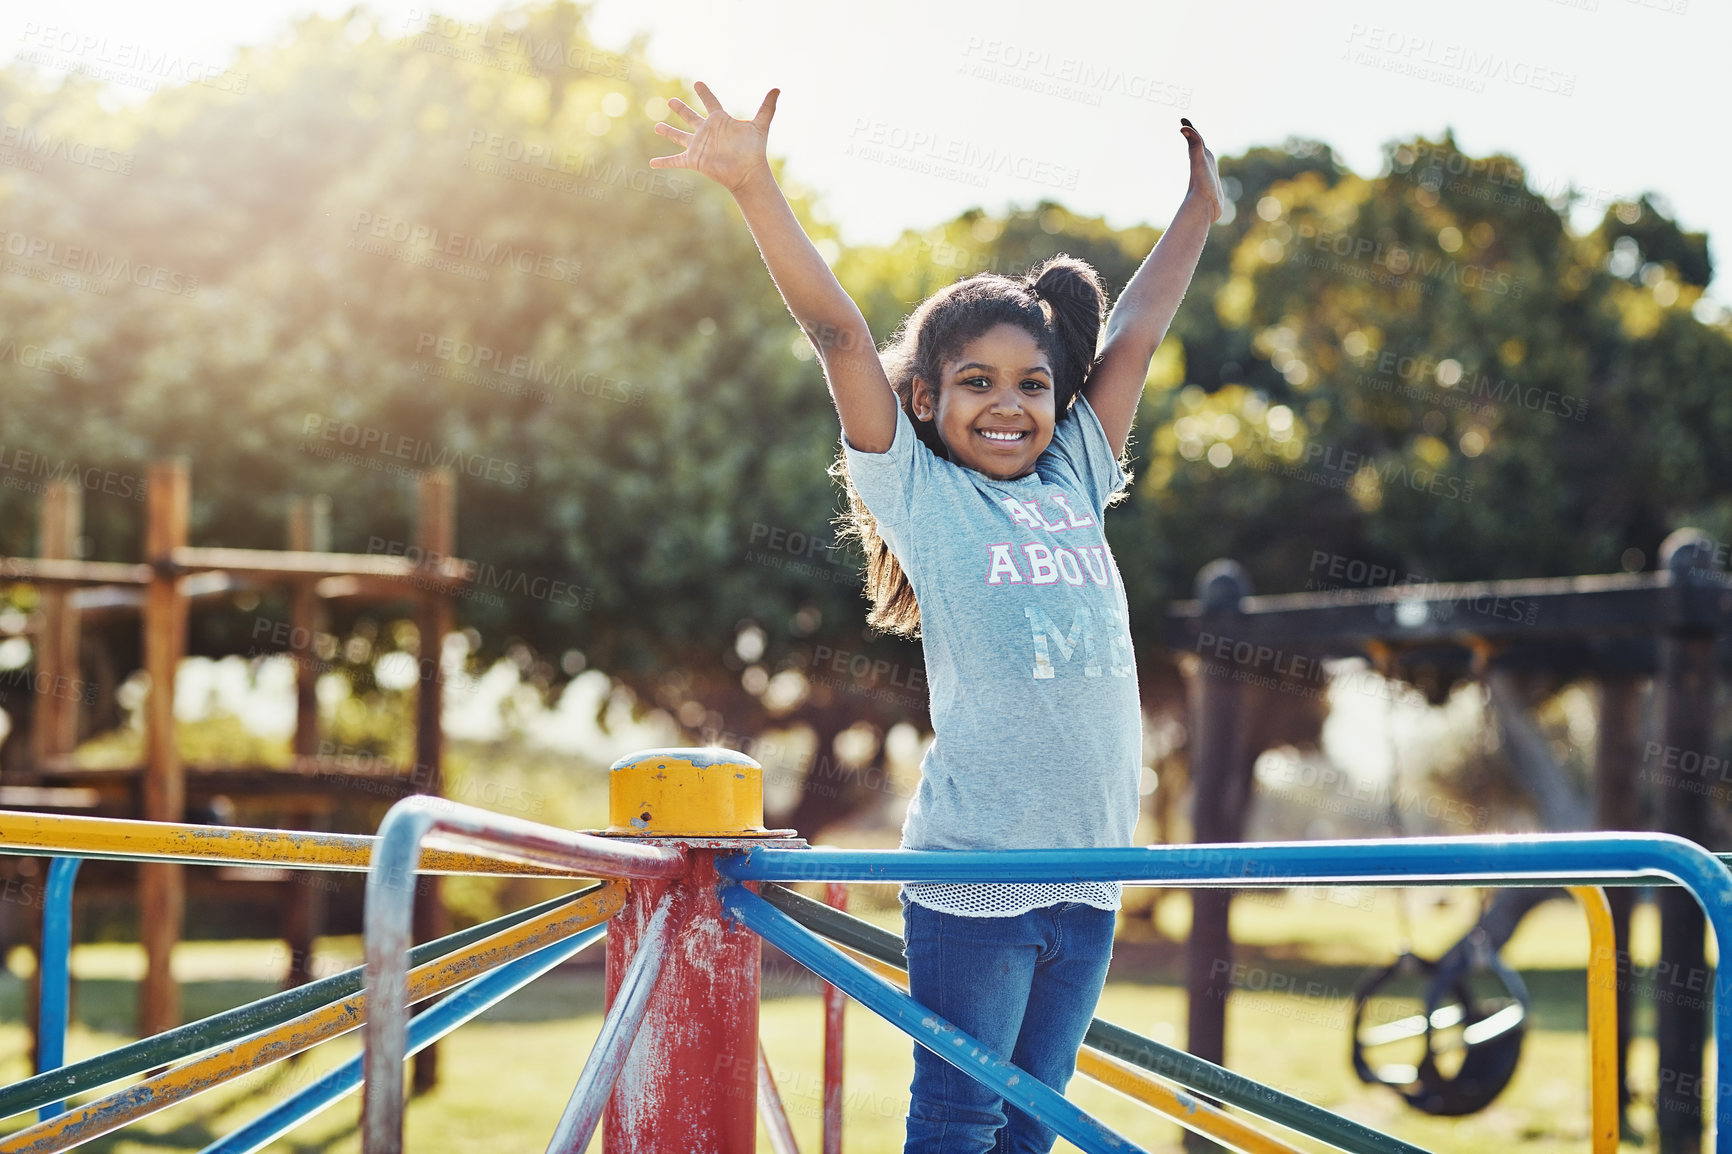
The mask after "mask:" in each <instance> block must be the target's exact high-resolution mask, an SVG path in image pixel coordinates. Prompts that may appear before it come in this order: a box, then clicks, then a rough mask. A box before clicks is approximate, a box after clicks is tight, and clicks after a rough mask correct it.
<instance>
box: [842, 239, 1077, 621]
mask: <svg viewBox="0 0 1732 1154" xmlns="http://www.w3.org/2000/svg"><path fill="white" fill-rule="evenodd" d="M1105 318H1106V288H1105V286H1104V285H1103V284H1102V282H1101V277H1100V274H1099V273H1098V272H1096V271H1095V270H1094V267H1093V266H1091V265H1090V264H1089V263H1088V262H1087V261H1085V260H1081V259H1079V258H1077V257H1073V256H1067V255H1065V254H1064V253H1059V254H1058V255H1057V256H1053V257H1050V258H1048V259H1047V260H1045V261H1043V262H1042V263H1041V264H1039V265H1038V266H1036V267H1035V268H1033V269H1030V270H1029V272H1028V273H1026V274H1025V275H1023V276H1017V277H1009V276H1005V275H1003V274H1001V273H990V272H989V273H977V274H976V275H974V276H970V277H964V278H963V279H961V280H959V281H956V282H955V283H954V284H951V285H949V286H947V287H945V288H942V289H939V290H938V291H937V292H935V293H933V294H932V295H931V296H929V297H927V298H926V299H925V300H924V301H922V302H920V304H919V306H918V307H916V308H915V310H914V311H913V312H912V313H910V314H908V316H907V317H905V318H904V319H903V321H902V324H901V325H900V326H898V328H897V330H896V332H895V333H894V334H892V336H891V337H890V339H889V340H888V341H887V342H886V343H885V345H884V347H883V348H882V349H880V350H879V356H880V357H881V358H882V359H883V362H884V373H885V375H886V376H887V377H889V378H890V387H891V388H892V389H893V390H894V391H895V393H896V399H897V403H898V404H900V405H901V406H902V411H903V412H904V413H906V414H907V415H908V421H909V424H911V425H913V426H914V432H915V435H916V436H917V437H919V439H920V441H921V443H922V444H924V445H925V446H926V447H927V449H929V450H931V451H932V452H933V453H935V454H936V455H937V456H939V457H940V458H943V459H946V460H948V459H949V456H950V454H949V452H948V450H946V449H945V447H944V442H943V441H942V440H941V439H940V438H939V436H938V430H937V428H935V427H934V424H933V423H932V422H928V421H918V420H915V418H914V380H915V378H916V377H920V378H922V379H924V380H927V381H932V382H937V381H938V380H940V378H941V376H942V368H943V365H944V363H945V362H946V361H949V360H953V359H955V357H956V356H957V355H958V353H959V352H960V350H961V349H962V347H963V346H964V345H966V344H968V343H969V342H970V341H972V340H974V339H975V338H976V337H979V336H981V335H982V334H983V333H985V332H987V331H988V330H990V329H992V328H993V327H995V326H997V325H1000V324H1013V325H1016V326H1017V327H1018V328H1021V329H1023V330H1025V331H1027V332H1028V333H1029V335H1031V336H1033V337H1034V339H1035V342H1036V343H1037V345H1038V346H1039V347H1040V349H1041V351H1042V352H1044V353H1045V354H1046V355H1047V356H1048V358H1050V359H1051V361H1052V366H1053V402H1054V408H1055V410H1056V417H1057V419H1058V420H1061V421H1063V420H1069V419H1070V411H1071V408H1072V406H1073V404H1074V402H1075V399H1076V397H1077V395H1078V394H1079V393H1081V392H1082V389H1083V385H1084V384H1086V383H1087V380H1088V375H1089V373H1090V372H1092V371H1093V369H1094V366H1095V364H1096V363H1097V349H1098V347H1099V345H1100V336H1101V327H1102V325H1103V324H1104V322H1105ZM917 451H918V450H917ZM829 472H830V476H832V477H835V478H836V479H837V480H839V481H841V482H842V484H843V487H844V488H845V489H846V490H847V494H848V508H847V510H846V511H844V512H842V513H840V514H838V515H837V517H836V520H835V523H836V525H837V526H838V528H837V533H836V538H837V540H838V541H842V540H845V539H847V538H849V537H853V538H856V539H858V540H859V542H860V546H861V548H862V550H863V551H864V552H865V554H866V573H865V590H864V593H865V596H866V599H867V600H869V601H870V602H871V603H872V608H871V609H870V610H869V611H868V612H867V614H866V624H868V625H870V626H871V627H872V628H874V629H877V630H879V631H880V632H884V633H893V634H896V635H897V636H900V637H909V638H914V637H919V636H920V603H919V602H918V601H917V600H916V599H915V597H914V586H913V585H912V584H910V583H909V580H908V575H907V574H906V573H904V572H903V571H902V566H901V564H900V563H898V562H897V560H896V556H895V554H893V553H892V552H891V551H890V546H889V545H887V544H885V542H884V539H883V538H882V537H880V536H879V535H878V522H877V521H876V520H875V519H874V518H873V516H872V513H871V511H870V510H869V509H867V508H866V502H865V501H863V500H861V498H860V494H859V493H858V492H856V491H855V489H854V484H853V482H852V481H851V480H850V479H849V476H848V459H847V456H846V455H845V454H844V453H843V452H841V451H840V450H838V451H837V454H836V460H835V462H834V463H833V464H832V465H831V466H830V470H829Z"/></svg>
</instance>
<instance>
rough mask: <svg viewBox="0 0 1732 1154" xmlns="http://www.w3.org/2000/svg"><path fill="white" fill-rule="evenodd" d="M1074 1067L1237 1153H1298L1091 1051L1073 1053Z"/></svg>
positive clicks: (1186, 1094) (1189, 1095) (1201, 1100)
mask: <svg viewBox="0 0 1732 1154" xmlns="http://www.w3.org/2000/svg"><path fill="white" fill-rule="evenodd" d="M1076 1068H1077V1069H1078V1070H1079V1071H1081V1072H1082V1073H1084V1074H1087V1075H1088V1076H1089V1077H1091V1078H1093V1079H1094V1080H1095V1081H1097V1082H1099V1083H1101V1084H1102V1085H1105V1086H1111V1087H1112V1088H1113V1089H1115V1090H1117V1091H1118V1092H1119V1093H1121V1094H1125V1095H1127V1096H1129V1097H1132V1098H1135V1099H1136V1100H1137V1101H1139V1102H1141V1103H1142V1104H1143V1105H1145V1106H1148V1107H1150V1108H1151V1109H1153V1110H1156V1111H1158V1112H1159V1113H1162V1114H1165V1115H1166V1116H1167V1117H1169V1118H1171V1119H1172V1120H1173V1121H1175V1122H1177V1123H1178V1124H1179V1125H1181V1126H1183V1127H1185V1128H1186V1129H1188V1130H1195V1131H1196V1132H1197V1133H1199V1134H1202V1135H1204V1136H1206V1137H1208V1138H1210V1139H1212V1140H1213V1141H1215V1142H1219V1143H1220V1144H1221V1145H1223V1146H1225V1147H1227V1149H1229V1150H1236V1151H1238V1152H1239V1154H1298V1150H1297V1148H1296V1147H1293V1146H1289V1145H1287V1144H1286V1143H1284V1142H1279V1141H1276V1140H1275V1139H1274V1138H1271V1137H1269V1135H1267V1134H1265V1133H1263V1132H1262V1131H1261V1130H1254V1129H1252V1128H1251V1127H1250V1126H1247V1125H1246V1124H1245V1123H1243V1122H1241V1121H1239V1119H1237V1118H1235V1117H1234V1116H1233V1115H1231V1114H1228V1113H1227V1112H1226V1111H1224V1110H1221V1109H1220V1108H1218V1107H1216V1106H1213V1105H1211V1104H1210V1103H1208V1102H1205V1101H1204V1100H1203V1099H1201V1098H1198V1097H1196V1096H1195V1095H1192V1094H1189V1093H1186V1092H1185V1091H1183V1090H1176V1089H1174V1088H1173V1087H1171V1086H1168V1085H1166V1084H1165V1083H1164V1082H1161V1081H1159V1080H1157V1079H1155V1078H1153V1077H1150V1076H1149V1075H1148V1074H1145V1073H1143V1072H1142V1071H1141V1070H1138V1069H1135V1068H1133V1067H1131V1066H1126V1065H1124V1064H1123V1063H1122V1062H1115V1061H1114V1060H1113V1059H1111V1058H1109V1057H1107V1056H1106V1055H1105V1054H1097V1053H1095V1052H1094V1051H1093V1050H1089V1049H1082V1050H1078V1051H1077V1055H1076Z"/></svg>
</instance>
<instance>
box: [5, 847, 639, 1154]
mask: <svg viewBox="0 0 1732 1154" xmlns="http://www.w3.org/2000/svg"><path fill="white" fill-rule="evenodd" d="M625 893H626V885H625V883H624V882H618V881H616V882H610V883H608V884H607V885H605V886H603V887H602V888H601V889H599V890H596V891H594V892H593V893H590V894H587V895H585V896H584V897H582V898H579V899H577V900H576V901H574V902H572V903H571V904H570V905H567V906H562V907H560V908H559V909H557V910H554V911H553V912H552V913H550V914H547V915H545V916H543V917H540V918H536V919H534V920H533V921H529V922H524V923H523V924H521V925H517V926H512V927H511V928H509V929H506V930H501V931H500V932H499V933H497V934H494V935H493V936H492V937H489V938H484V939H482V940H481V941H479V942H477V943H476V944H475V945H474V946H472V947H470V948H469V949H467V950H464V951H463V952H461V953H459V954H453V955H450V956H448V957H444V958H439V959H437V960H436V961H432V962H428V963H427V964H426V965H423V966H417V967H416V968H415V969H414V970H412V971H410V974H409V1000H410V1001H411V1002H417V1001H422V1000H424V999H426V998H430V997H432V996H433V995H435V994H438V993H442V992H444V991H445V990H449V989H451V988H452V987H453V986H457V985H461V984H462V983H464V982H466V981H468V980H469V979H471V978H474V977H477V976H479V975H480V974H483V973H485V972H487V971H488V970H490V969H493V968H494V967H496V966H501V965H504V964H505V963H506V962H509V961H511V960H512V959H514V958H519V957H522V956H523V955H525V954H527V953H530V952H531V951H533V950H537V949H540V948H541V947H542V946H546V945H551V944H552V943H554V942H557V941H560V940H561V939H564V938H568V937H570V936H571V935H572V934H575V933H578V932H580V931H582V930H586V929H588V928H589V927H590V926H593V925H597V924H598V923H600V922H603V921H606V920H607V919H608V918H610V917H612V916H613V915H614V914H616V913H618V912H619V910H620V909H621V907H622V906H624V904H625ZM366 1008H367V995H366V993H365V992H363V993H359V994H356V995H355V996H354V997H352V998H348V999H346V1000H345V1001H341V1002H336V1003H333V1004H332V1005H329V1006H325V1007H323V1008H321V1009H318V1010H313V1011H311V1012H310V1013H306V1014H302V1015H301V1016H300V1017H298V1018H291V1019H290V1020H289V1021H287V1022H284V1023H283V1024H282V1025H280V1026H276V1027H273V1028H272V1029H270V1030H265V1031H261V1032H260V1033H257V1034H253V1035H251V1036H250V1037H246V1038H242V1039H241V1040H240V1041H238V1042H236V1043H234V1044H233V1045H231V1046H228V1047H225V1048H224V1049H221V1050H218V1051H216V1052H214V1053H212V1054H208V1055H206V1056H205V1057H203V1058H198V1059H195V1060H193V1061H191V1062H187V1063H184V1064H183V1065H180V1066H176V1067H174V1068H172V1069H170V1070H165V1071H164V1072H162V1073H161V1074H158V1075H156V1076H155V1077H154V1078H146V1079H145V1080H144V1081H142V1082H139V1083H138V1084H136V1085H133V1086H128V1087H127V1088H126V1089H124V1090H119V1091H116V1092H115V1093H113V1094H109V1095H108V1096H106V1097H104V1098H99V1099H97V1100H96V1101H94V1102H89V1103H87V1104H85V1105H83V1106H78V1107H75V1108H74V1109H72V1110H70V1111H68V1112H67V1113H65V1114H61V1115H59V1116H58V1117H55V1118H51V1119H49V1120H48V1121H46V1122H42V1123H38V1124H37V1125H35V1126H31V1127H28V1128H26V1129H24V1130H20V1131H18V1132H17V1133H15V1134H10V1135H8V1136H7V1137H6V1138H5V1139H4V1140H0V1154H51V1152H53V1151H59V1150H69V1149H71V1148H72V1147H74V1146H78V1145H81V1144H83V1143H85V1142H88V1141H90V1140H91V1139H93V1138H97V1137H99V1136H101V1135H103V1134H108V1133H111V1132H113V1131H115V1130H118V1129H119V1128H120V1127H122V1126H125V1125H128V1124H129V1123H132V1122H135V1121H137V1120H138V1119H140V1118H143V1117H146V1116H147V1115H150V1114H154V1113H156V1112H157V1111H158V1110H162V1109H165V1108H167V1107H169V1106H172V1105H174V1104H175V1103H176V1102H181V1101H184V1100H185V1099H187V1098H191V1097H193V1096H194V1095H197V1094H202V1093H204V1091H206V1090H210V1089H213V1088H214V1087H216V1086H219V1085H221V1084H222V1083H223V1082H226V1081H228V1080H229V1079H231V1078H234V1077H237V1076H239V1075H241V1074H245V1073H247V1072H249V1071H251V1070H256V1069H258V1068H259V1067H260V1066H264V1065H267V1064H269V1063H271V1062H276V1061H280V1060H282V1059H284V1058H287V1057H289V1056H290V1055H292V1054H298V1053H300V1052H301V1051H302V1050H306V1049H308V1048H310V1047H312V1046H314V1045H317V1044H318V1043H320V1042H323V1041H327V1040H329V1039H331V1038H335V1037H337V1036H339V1035H341V1034H346V1033H348V1032H349V1031H350V1030H354V1029H358V1028H359V1027H360V1026H361V1024H362V1023H363V1022H364V1021H365V1020H366Z"/></svg>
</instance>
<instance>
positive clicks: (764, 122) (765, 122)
mask: <svg viewBox="0 0 1732 1154" xmlns="http://www.w3.org/2000/svg"><path fill="white" fill-rule="evenodd" d="M781 91H782V90H781V89H780V88H772V89H770V91H769V92H768V93H767V94H766V95H765V96H764V103H762V104H760V105H758V114H757V115H756V116H754V117H752V123H753V124H754V125H756V126H757V128H758V130H759V131H760V132H767V131H769V128H770V117H772V116H774V115H776V94H777V93H779V92H781Z"/></svg>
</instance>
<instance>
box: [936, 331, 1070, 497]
mask: <svg viewBox="0 0 1732 1154" xmlns="http://www.w3.org/2000/svg"><path fill="white" fill-rule="evenodd" d="M913 400H914V415H915V416H916V417H918V418H919V419H921V420H923V421H933V422H934V424H935V427H936V429H937V431H938V439H939V440H941V441H943V442H944V447H945V449H947V450H948V451H949V453H950V459H951V460H952V461H955V462H956V463H957V464H959V465H965V466H967V467H968V468H970V469H973V470H975V471H976V472H980V473H985V474H986V475H987V476H988V477H991V478H993V479H994V480H997V481H1014V480H1016V479H1017V478H1018V477H1026V476H1028V475H1029V474H1030V473H1032V472H1034V463H1035V461H1036V460H1038V459H1039V457H1040V455H1041V454H1042V453H1043V452H1045V451H1046V447H1047V445H1049V444H1051V443H1052V431H1053V424H1054V422H1055V421H1056V420H1057V416H1058V414H1057V403H1056V401H1055V400H1054V397H1053V379H1052V363H1051V361H1050V360H1049V359H1048V357H1047V355H1046V354H1045V353H1044V352H1042V351H1041V349H1040V345H1039V344H1037V343H1036V342H1035V339H1034V335H1033V334H1032V333H1030V332H1029V331H1028V330H1027V329H1024V328H1021V327H1020V326H1018V325H1012V324H1000V325H995V326H993V327H992V328H991V329H988V330H987V331H986V332H984V333H982V334H981V335H980V336H978V337H976V338H975V339H974V340H972V341H970V342H968V344H966V345H964V346H963V347H962V350H961V353H960V355H958V356H957V357H956V359H955V360H951V361H946V362H945V364H944V366H943V370H942V376H941V379H940V382H939V387H938V388H937V390H936V395H935V393H934V390H933V388H932V385H931V382H929V381H927V380H925V379H924V378H921V377H916V378H915V379H914V398H913Z"/></svg>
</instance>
